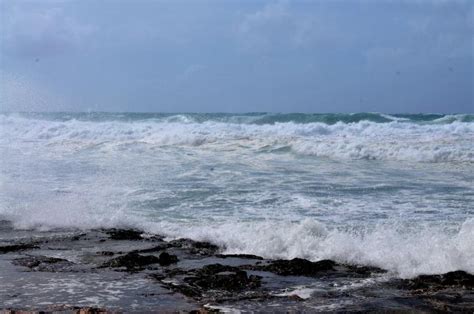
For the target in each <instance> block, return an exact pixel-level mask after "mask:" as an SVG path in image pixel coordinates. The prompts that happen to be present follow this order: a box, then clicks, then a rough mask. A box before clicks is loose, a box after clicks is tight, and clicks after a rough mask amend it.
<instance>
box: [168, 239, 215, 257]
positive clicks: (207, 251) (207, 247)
mask: <svg viewBox="0 0 474 314" xmlns="http://www.w3.org/2000/svg"><path fill="white" fill-rule="evenodd" d="M169 245H170V246H171V247H176V248H182V249H188V250H189V251H190V253H191V254H196V255H204V256H210V255H214V254H216V253H217V252H218V251H219V247H218V246H217V245H214V244H212V243H209V242H203V241H194V240H191V239H178V240H173V241H170V242H169Z"/></svg>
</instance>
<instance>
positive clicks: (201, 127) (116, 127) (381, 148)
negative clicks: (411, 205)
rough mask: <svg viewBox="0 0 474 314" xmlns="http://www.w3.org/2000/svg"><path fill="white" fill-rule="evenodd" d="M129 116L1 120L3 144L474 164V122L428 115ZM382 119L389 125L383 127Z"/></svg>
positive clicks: (12, 117)
mask: <svg viewBox="0 0 474 314" xmlns="http://www.w3.org/2000/svg"><path fill="white" fill-rule="evenodd" d="M127 115H128V114H127ZM127 115H116V116H114V117H115V119H114V120H111V119H110V116H107V115H106V116H105V117H101V118H98V117H95V118H94V119H84V117H83V116H82V115H80V114H78V115H76V116H71V114H68V115H67V116H66V115H57V116H54V117H55V119H46V117H50V116H46V117H45V116H44V114H43V115H42V116H40V117H38V116H34V117H31V116H28V117H25V116H19V115H1V116H0V126H1V133H2V140H3V141H14V142H18V141H25V142H29V141H39V142H42V143H44V144H47V145H52V146H63V147H67V148H70V149H82V148H90V147H99V148H100V147H108V148H114V147H119V146H123V145H124V144H125V145H128V146H130V145H133V144H140V145H148V146H149V147H157V146H166V145H175V146H176V145H188V146H196V147H198V146H204V148H209V149H215V150H218V149H219V148H223V147H225V149H229V147H230V148H234V149H250V150H255V151H258V152H281V148H282V147H286V148H287V150H288V151H289V152H291V153H294V154H299V155H305V156H316V157H324V158H334V159H366V160H396V161H414V162H473V161H474V141H473V140H472V139H473V138H474V122H471V120H472V116H471V115H453V116H441V115H421V116H422V117H423V119H421V117H420V115H412V116H409V117H407V116H406V115H396V116H393V117H392V116H388V115H381V114H360V115H361V116H357V115H356V114H355V115H342V116H341V117H340V115H337V114H335V115H322V117H320V115H316V116H317V117H318V119H323V120H330V121H329V122H328V121H326V122H313V120H314V118H313V116H314V115H303V114H293V115H291V114H285V115H257V114H255V115H251V114H250V115H247V116H229V115H222V116H219V115H218V116H214V115H211V117H212V119H211V118H209V117H207V119H204V118H201V120H202V121H199V120H200V118H199V117H200V116H199V115H190V116H187V115H167V116H164V117H160V118H157V117H155V116H153V115H152V116H151V117H148V118H146V119H143V118H144V117H142V116H135V115H133V114H132V118H133V119H132V118H130V117H129V120H126V119H125V117H127ZM306 116H308V117H306ZM242 117H244V118H246V119H247V121H246V122H245V123H243V122H239V123H236V122H235V121H240V120H239V119H243V118H242ZM349 117H350V118H351V119H349ZM375 117H376V118H375ZM66 118H68V119H66ZM248 119H250V120H251V121H252V122H251V123H249V120H248ZM331 119H332V120H331ZM377 119H382V120H383V121H382V122H384V123H380V122H375V121H374V120H377ZM407 119H409V122H407ZM221 120H225V122H224V121H221ZM231 120H235V121H233V122H231ZM420 120H422V121H423V123H420V122H419V121H420ZM196 121H199V122H196ZM428 122H429V123H428Z"/></svg>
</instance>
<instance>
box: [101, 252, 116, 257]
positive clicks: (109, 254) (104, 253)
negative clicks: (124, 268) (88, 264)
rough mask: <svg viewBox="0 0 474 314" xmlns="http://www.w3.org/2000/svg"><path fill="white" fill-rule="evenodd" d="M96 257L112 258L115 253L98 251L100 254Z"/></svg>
mask: <svg viewBox="0 0 474 314" xmlns="http://www.w3.org/2000/svg"><path fill="white" fill-rule="evenodd" d="M97 255H102V256H113V255H115V253H114V252H111V251H100V252H97Z"/></svg>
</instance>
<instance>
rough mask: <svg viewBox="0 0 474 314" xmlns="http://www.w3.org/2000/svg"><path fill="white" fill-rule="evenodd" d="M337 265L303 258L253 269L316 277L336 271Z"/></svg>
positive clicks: (329, 261) (327, 261) (286, 274)
mask: <svg viewBox="0 0 474 314" xmlns="http://www.w3.org/2000/svg"><path fill="white" fill-rule="evenodd" d="M336 265H337V264H336V263H335V262H333V261H331V260H321V261H318V262H311V261H308V260H305V259H302V258H294V259H292V260H276V261H271V262H270V263H269V264H267V265H258V266H253V267H252V268H251V269H255V270H260V271H269V272H272V273H275V274H277V275H280V276H309V277H311V276H315V275H319V274H321V273H322V272H327V271H331V270H334V267H335V266H336Z"/></svg>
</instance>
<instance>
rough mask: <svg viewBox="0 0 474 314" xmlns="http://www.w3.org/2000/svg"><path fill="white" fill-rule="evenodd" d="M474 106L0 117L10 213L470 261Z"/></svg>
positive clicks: (333, 253)
mask: <svg viewBox="0 0 474 314" xmlns="http://www.w3.org/2000/svg"><path fill="white" fill-rule="evenodd" d="M473 120H474V119H473V116H472V115H451V116H444V115H382V114H354V115H304V114H292V115H284V114H281V115H278V114H258V113H254V114H247V115H229V114H179V115H178V114H175V115H171V114H126V113H117V114H112V113H107V114H101V113H90V114H88V113H54V114H20V113H16V114H2V115H0V154H1V158H0V162H1V169H0V171H1V172H0V184H1V185H0V219H7V220H11V221H13V222H14V226H15V227H16V228H19V229H21V228H24V229H38V230H50V229H55V228H66V229H69V228H83V229H88V228H93V227H113V226H135V227H139V228H142V229H144V230H147V231H150V232H155V233H161V234H166V235H168V236H169V237H183V236H185V237H190V238H194V239H199V240H209V241H212V242H215V243H217V244H219V245H222V246H225V247H226V250H227V252H229V253H250V254H257V255H261V256H264V257H269V258H293V257H303V258H308V259H312V260H320V259H333V260H336V261H339V262H351V263H356V264H363V265H373V266H378V267H382V268H384V269H388V270H390V271H391V272H392V274H393V275H395V276H398V277H404V278H405V277H413V276H415V275H418V274H421V273H429V274H430V273H444V272H448V271H453V270H465V271H468V272H471V273H474V218H473V217H474V207H473V204H474V202H473V201H474V184H473V182H474V122H473Z"/></svg>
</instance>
